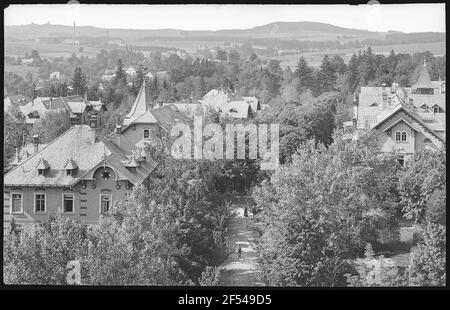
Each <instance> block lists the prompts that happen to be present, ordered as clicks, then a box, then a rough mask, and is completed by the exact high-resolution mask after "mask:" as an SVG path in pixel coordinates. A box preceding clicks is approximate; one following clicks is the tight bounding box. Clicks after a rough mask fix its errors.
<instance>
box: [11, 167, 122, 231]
mask: <svg viewBox="0 0 450 310" xmlns="http://www.w3.org/2000/svg"><path fill="white" fill-rule="evenodd" d="M104 170H107V171H108V172H109V173H110V175H111V176H110V178H109V179H108V180H105V179H103V178H102V173H103V171H104ZM93 176H94V178H95V180H89V181H86V187H85V188H83V187H82V183H81V182H80V183H79V184H77V185H75V186H74V187H73V188H71V189H69V188H38V187H14V188H5V190H4V191H5V196H6V195H7V196H10V194H11V193H22V205H23V208H22V209H23V212H22V213H21V214H10V203H11V202H10V200H7V199H5V201H4V215H5V217H4V223H3V227H4V231H5V230H7V227H9V226H8V225H9V223H10V221H11V218H12V217H14V218H15V220H16V223H17V224H19V225H20V226H21V228H22V229H23V231H26V232H31V231H32V230H33V226H34V223H36V222H43V221H45V219H47V218H48V216H50V215H52V214H55V213H56V212H57V210H58V209H61V210H62V204H63V200H62V199H63V194H74V212H73V213H64V215H65V216H67V217H68V218H70V219H73V220H76V221H82V222H85V223H87V224H94V223H96V222H98V220H99V218H100V194H111V195H112V204H111V207H112V206H113V205H114V203H116V202H121V201H122V202H125V201H126V200H127V199H128V193H129V189H127V188H126V186H127V184H128V182H127V181H119V182H118V183H119V185H120V188H117V184H118V183H117V182H116V181H115V178H116V176H115V173H114V171H113V170H112V169H110V168H108V167H106V168H103V167H101V168H99V169H98V170H97V171H95V173H94V175H93ZM92 185H95V188H93V186H92ZM35 193H45V195H46V197H45V199H46V212H44V213H36V212H35V204H34V201H35Z"/></svg>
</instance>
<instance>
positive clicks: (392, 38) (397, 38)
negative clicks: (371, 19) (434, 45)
mask: <svg viewBox="0 0 450 310" xmlns="http://www.w3.org/2000/svg"><path fill="white" fill-rule="evenodd" d="M431 42H445V33H441V32H417V33H388V34H386V36H385V38H384V40H381V39H374V38H370V39H365V40H363V41H362V42H361V43H362V44H365V45H372V46H374V45H393V44H412V43H431Z"/></svg>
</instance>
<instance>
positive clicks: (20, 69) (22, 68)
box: [4, 64, 39, 78]
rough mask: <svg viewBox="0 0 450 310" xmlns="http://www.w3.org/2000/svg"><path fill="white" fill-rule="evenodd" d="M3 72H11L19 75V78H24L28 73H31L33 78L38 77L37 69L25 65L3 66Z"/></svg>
mask: <svg viewBox="0 0 450 310" xmlns="http://www.w3.org/2000/svg"><path fill="white" fill-rule="evenodd" d="M4 71H5V72H13V73H15V74H17V75H20V76H21V77H23V78H25V77H26V75H27V73H28V72H31V74H33V76H35V77H37V76H38V71H39V67H31V66H27V65H17V66H15V65H9V64H5V67H4Z"/></svg>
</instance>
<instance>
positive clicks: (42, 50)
mask: <svg viewBox="0 0 450 310" xmlns="http://www.w3.org/2000/svg"><path fill="white" fill-rule="evenodd" d="M32 50H37V51H38V53H39V55H40V56H41V57H61V56H63V57H69V56H70V55H72V53H76V54H77V56H88V57H94V56H95V55H96V54H97V53H98V52H99V51H100V48H94V47H89V46H83V52H81V53H80V52H79V51H78V47H77V46H74V45H70V44H50V43H39V42H5V50H4V52H5V56H14V57H17V56H21V57H24V56H25V53H30V52H31V51H32Z"/></svg>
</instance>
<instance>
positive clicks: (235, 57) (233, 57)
mask: <svg viewBox="0 0 450 310" xmlns="http://www.w3.org/2000/svg"><path fill="white" fill-rule="evenodd" d="M240 57H241V56H240V55H239V53H238V52H237V51H236V50H231V51H230V52H229V53H228V61H229V62H237V61H239V59H240Z"/></svg>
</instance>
